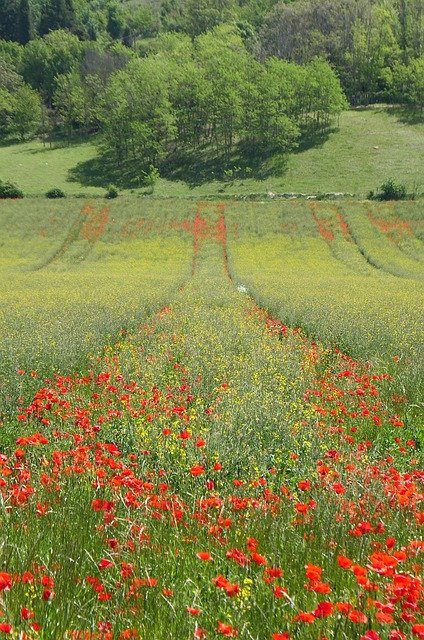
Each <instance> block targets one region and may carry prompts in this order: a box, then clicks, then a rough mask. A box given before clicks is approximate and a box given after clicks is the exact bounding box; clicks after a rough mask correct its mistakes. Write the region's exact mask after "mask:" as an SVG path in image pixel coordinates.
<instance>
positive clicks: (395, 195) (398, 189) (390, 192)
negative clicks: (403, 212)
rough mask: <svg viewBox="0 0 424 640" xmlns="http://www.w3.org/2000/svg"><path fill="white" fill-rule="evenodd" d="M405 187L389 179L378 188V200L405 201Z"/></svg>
mask: <svg viewBox="0 0 424 640" xmlns="http://www.w3.org/2000/svg"><path fill="white" fill-rule="evenodd" d="M407 195H408V194H407V192H406V187H405V185H404V184H400V183H397V182H395V181H394V180H393V178H389V179H388V180H386V182H383V184H382V185H381V187H380V193H377V195H376V198H377V199H378V200H405V199H406V198H407Z"/></svg>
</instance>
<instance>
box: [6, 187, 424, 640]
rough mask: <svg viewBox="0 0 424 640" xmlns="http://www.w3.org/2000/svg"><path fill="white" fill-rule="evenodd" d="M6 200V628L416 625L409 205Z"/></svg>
mask: <svg viewBox="0 0 424 640" xmlns="http://www.w3.org/2000/svg"><path fill="white" fill-rule="evenodd" d="M103 202H104V201H101V200H100V199H93V201H92V202H90V203H87V202H84V201H82V200H80V199H66V201H65V203H63V202H60V203H57V202H49V203H46V201H44V200H41V199H39V200H37V199H34V201H30V200H26V201H25V202H23V201H22V202H18V201H9V202H6V201H3V202H0V229H1V243H2V244H1V257H0V274H1V280H2V289H1V306H0V326H1V330H2V343H1V346H0V357H1V359H0V526H1V529H0V531H1V535H0V541H1V544H0V562H1V565H0V637H5V638H6V637H10V638H16V639H19V640H94V639H96V640H97V639H98V640H100V639H103V640H124V639H129V638H132V639H139V640H165V639H166V640H169V639H172V640H192V639H203V638H205V639H210V640H219V639H221V638H225V637H227V638H239V639H240V640H419V639H421V640H422V639H423V638H424V621H423V616H422V613H423V563H422V552H423V550H424V542H423V538H422V527H423V524H424V510H423V506H422V500H423V493H424V492H423V479H424V471H423V465H422V462H423V459H422V450H423V446H424V436H423V433H424V427H423V418H424V405H423V397H424V396H423V381H424V365H423V362H424V327H423V308H424V286H423V285H424V251H423V247H424V219H423V216H422V209H421V208H420V207H421V205H420V204H419V203H418V202H415V203H407V202H404V203H397V204H396V205H395V204H393V203H385V204H380V203H375V202H373V203H369V202H368V203H366V202H364V203H361V202H350V201H345V200H343V201H341V202H338V203H331V202H324V201H322V202H321V201H310V202H308V201H300V200H296V201H288V202H281V201H271V202H263V203H261V202H231V201H228V202H226V203H218V202H195V201H194V200H193V201H190V200H181V201H179V200H159V199H158V200H155V199H153V198H152V199H148V200H147V199H141V198H136V197H131V196H128V197H125V198H119V199H117V200H116V201H114V202H111V203H108V204H107V205H104V204H103Z"/></svg>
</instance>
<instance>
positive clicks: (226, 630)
mask: <svg viewBox="0 0 424 640" xmlns="http://www.w3.org/2000/svg"><path fill="white" fill-rule="evenodd" d="M216 630H217V631H218V633H222V635H223V636H226V637H227V638H236V637H237V636H238V630H237V629H235V628H234V627H232V626H231V625H230V624H225V622H218V626H217V628H216Z"/></svg>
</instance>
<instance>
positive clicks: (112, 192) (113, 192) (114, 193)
mask: <svg viewBox="0 0 424 640" xmlns="http://www.w3.org/2000/svg"><path fill="white" fill-rule="evenodd" d="M118 196H119V191H118V188H117V187H115V186H114V185H113V184H110V185H109V186H108V188H107V191H106V193H105V198H108V199H109V200H112V199H113V198H117V197H118Z"/></svg>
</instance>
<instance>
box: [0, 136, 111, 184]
mask: <svg viewBox="0 0 424 640" xmlns="http://www.w3.org/2000/svg"><path fill="white" fill-rule="evenodd" d="M96 153H97V150H96V147H95V146H94V144H93V143H92V142H85V143H76V144H71V145H70V146H66V145H64V146H58V147H55V146H53V147H52V148H50V146H49V145H48V144H46V145H44V144H43V143H42V142H40V141H37V140H35V141H31V142H25V143H23V144H13V145H10V146H5V147H0V167H1V168H0V179H1V180H11V181H13V182H15V183H16V184H18V185H19V186H20V188H21V189H22V190H23V192H24V193H25V195H34V196H41V195H44V194H45V193H46V191H48V190H49V189H52V188H54V187H58V188H60V189H63V191H64V192H65V193H66V194H67V195H78V194H80V193H84V194H86V195H87V196H89V195H103V193H104V191H105V190H104V189H101V188H99V187H90V186H84V187H83V186H82V185H81V184H78V183H72V182H69V180H68V172H69V170H70V169H72V167H74V166H75V165H76V164H78V163H79V162H87V161H88V160H90V159H91V158H94V157H95V156H96Z"/></svg>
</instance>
